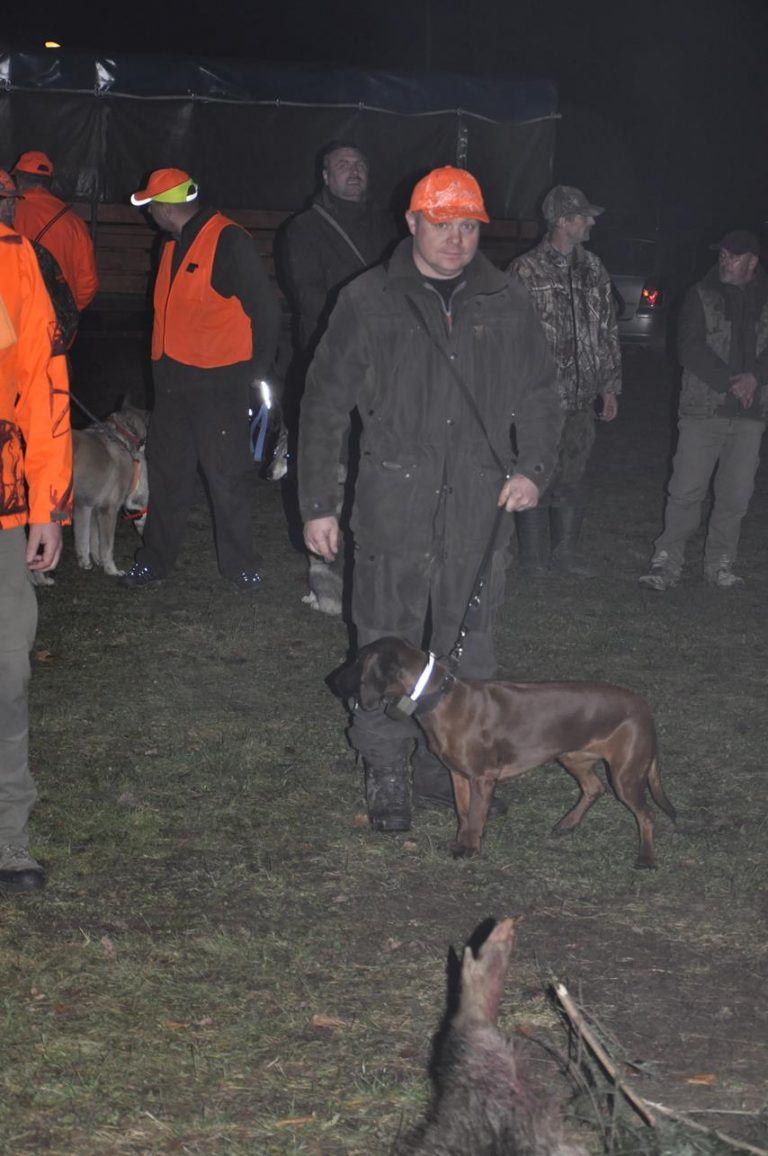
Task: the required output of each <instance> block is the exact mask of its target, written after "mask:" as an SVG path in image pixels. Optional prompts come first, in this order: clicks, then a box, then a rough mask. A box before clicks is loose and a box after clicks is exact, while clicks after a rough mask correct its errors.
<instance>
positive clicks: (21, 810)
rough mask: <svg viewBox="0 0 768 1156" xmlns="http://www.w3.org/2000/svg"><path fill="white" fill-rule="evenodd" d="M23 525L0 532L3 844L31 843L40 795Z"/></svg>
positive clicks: (32, 621)
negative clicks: (33, 752)
mask: <svg viewBox="0 0 768 1156" xmlns="http://www.w3.org/2000/svg"><path fill="white" fill-rule="evenodd" d="M25 552H26V534H25V532H24V530H23V528H21V527H19V528H16V529H12V530H0V846H5V845H6V844H10V845H12V846H17V847H26V846H27V821H28V819H29V814H30V811H31V810H32V807H33V806H34V803H35V799H36V798H37V791H36V790H35V784H34V782H33V781H32V775H31V774H30V770H29V762H28V747H29V721H28V719H29V711H28V706H29V701H28V689H29V674H30V667H29V652H30V650H31V649H32V646H33V643H34V641H35V631H36V629H37V599H36V597H35V591H34V587H33V586H32V582H31V580H30V577H29V572H28V570H27V567H26V563H25V560H24V555H25Z"/></svg>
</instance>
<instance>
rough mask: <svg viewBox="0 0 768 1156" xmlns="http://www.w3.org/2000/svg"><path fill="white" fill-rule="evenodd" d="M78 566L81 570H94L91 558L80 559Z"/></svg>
mask: <svg viewBox="0 0 768 1156" xmlns="http://www.w3.org/2000/svg"><path fill="white" fill-rule="evenodd" d="M77 564H78V566H79V567H80V569H81V570H93V562H92V561H91V559H90V558H78V559H77Z"/></svg>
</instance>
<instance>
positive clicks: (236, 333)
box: [152, 213, 253, 369]
mask: <svg viewBox="0 0 768 1156" xmlns="http://www.w3.org/2000/svg"><path fill="white" fill-rule="evenodd" d="M234 223H235V222H234V221H230V220H229V219H228V218H227V217H224V216H222V214H221V213H216V215H215V216H213V217H211V219H210V220H209V221H207V222H206V223H205V224H204V225H203V227H202V229H201V230H200V232H199V233H198V234H197V236H196V237H195V239H194V241H193V242H192V244H191V245H190V247H189V249H188V250H187V252H186V254H185V256H184V260H183V261H182V263H181V265H180V266H179V268H178V269H177V271H176V274H175V276H174V277H173V280H171V265H172V263H173V254H174V252H175V249H176V241H174V240H171V241H168V242H166V244H165V246H164V247H163V252H162V256H161V258H160V267H159V269H158V271H157V280H156V281H155V322H154V327H153V329H152V360H153V361H159V360H160V358H161V357H162V356H163V354H165V355H166V356H167V357H172V358H173V360H174V361H180V362H181V363H182V364H183V365H194V366H196V367H197V368H199V369H215V368H216V367H218V366H222V365H235V364H237V362H239V361H248V360H249V359H250V358H251V357H252V356H253V332H252V330H251V319H250V317H248V315H247V313H246V312H245V310H244V309H243V307H242V305H241V303H240V301H239V299H238V298H237V297H222V296H221V294H219V293H217V292H216V290H215V289H214V288H213V286H212V285H211V276H212V273H213V262H214V258H215V257H216V246H217V245H218V243H219V237H220V235H221V233H222V230H223V229H226V228H228V227H229V226H230V225H233V224H234ZM237 228H240V226H239V225H238V226H237Z"/></svg>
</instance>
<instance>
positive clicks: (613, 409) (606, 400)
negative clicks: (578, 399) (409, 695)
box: [599, 393, 619, 421]
mask: <svg viewBox="0 0 768 1156" xmlns="http://www.w3.org/2000/svg"><path fill="white" fill-rule="evenodd" d="M601 397H602V399H603V408H602V409H601V410H600V413H599V417H600V421H613V419H614V418H615V417H616V416H617V415H618V412H619V399H618V398H617V396H616V394H615V393H603V394H601Z"/></svg>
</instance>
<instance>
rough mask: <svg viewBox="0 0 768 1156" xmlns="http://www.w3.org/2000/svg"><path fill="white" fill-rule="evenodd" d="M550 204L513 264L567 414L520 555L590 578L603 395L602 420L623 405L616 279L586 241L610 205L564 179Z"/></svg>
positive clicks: (523, 524) (530, 565) (525, 524)
mask: <svg viewBox="0 0 768 1156" xmlns="http://www.w3.org/2000/svg"><path fill="white" fill-rule="evenodd" d="M542 212H543V214H544V218H545V220H546V222H547V233H546V236H545V237H544V239H543V240H542V241H541V242H540V243H539V244H538V245H537V246H536V248H535V249H533V250H531V252H530V253H524V254H523V255H522V256H521V257H517V258H516V259H515V260H514V261H513V262H512V264H511V265H510V267H509V268H510V272H511V273H512V274H513V275H514V276H515V277H516V278H518V279H519V280H520V281H521V282H522V284H523V285H524V286H525V287H526V289H527V290H528V293H529V294H530V297H531V301H532V302H533V306H534V309H535V312H536V313H537V315H538V317H539V319H540V320H541V323H542V325H543V327H544V332H545V333H546V336H547V341H548V343H549V346H550V349H551V351H552V354H553V357H554V361H555V367H556V371H557V386H558V390H559V394H560V403H561V406H562V409H563V410H564V411H565V421H564V424H563V430H562V434H561V435H560V444H559V447H558V465H557V470H556V473H555V476H554V479H553V481H552V483H551V485H550V486H549V488H548V490H547V491H546V493H545V494H544V495H543V496H542V499H541V501H540V503H539V505H538V506H537V507H536V508H535V509H532V510H526V511H525V512H523V513H517V514H516V515H515V523H516V529H517V541H518V562H519V566H520V569H521V571H522V572H523V573H524V574H526V575H528V576H529V577H540V576H541V575H543V574H545V573H546V571H547V567H548V566H550V567H551V568H552V569H553V570H556V571H558V572H560V573H562V574H572V575H575V576H577V577H583V578H588V577H593V576H594V571H593V570H592V569H590V567H589V566H588V565H587V563H586V562H585V561H584V560H583V559H581V558H580V557H579V556H578V554H577V553H576V546H577V543H578V538H579V533H580V530H581V525H582V522H583V520H584V509H585V506H586V487H585V483H584V474H585V471H586V468H587V461H588V460H589V455H590V452H591V450H592V446H593V445H594V441H595V401H596V399H597V398H598V397H599V398H600V399H601V409H600V413H599V416H600V418H601V420H602V421H613V419H614V418H615V417H616V415H617V413H618V394H619V393H620V392H621V353H620V350H619V335H618V328H617V325H616V315H615V312H614V308H613V298H612V294H611V283H610V279H609V277H608V274H607V273H606V271H605V269H604V267H603V265H602V263H601V261H600V259H599V257H597V256H595V254H594V253H591V252H589V250H587V249H585V248H584V244H583V243H584V242H585V241H587V240H588V239H589V234H590V230H591V229H592V226H593V225H594V223H595V218H596V217H597V216H598V215H599V214H600V213H602V212H603V210H602V209H601V208H599V207H598V206H597V205H592V204H590V202H589V201H588V200H587V198H586V197H585V196H584V193H582V192H581V190H580V189H575V188H571V187H570V186H568V185H556V186H555V188H553V189H552V190H551V191H550V192H549V193H547V195H546V197H545V198H544V202H543V204H542Z"/></svg>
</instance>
